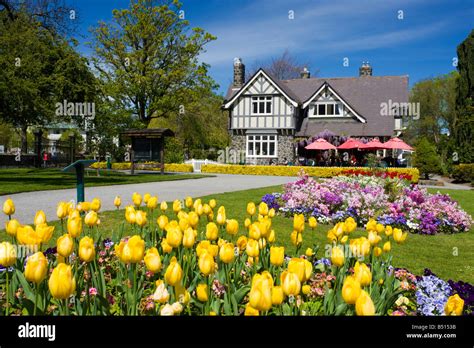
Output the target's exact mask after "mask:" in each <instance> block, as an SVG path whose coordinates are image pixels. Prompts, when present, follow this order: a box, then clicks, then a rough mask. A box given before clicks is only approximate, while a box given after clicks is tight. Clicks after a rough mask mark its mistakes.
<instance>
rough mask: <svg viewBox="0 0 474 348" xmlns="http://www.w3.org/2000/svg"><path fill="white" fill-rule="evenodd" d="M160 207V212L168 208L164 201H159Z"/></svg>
mask: <svg viewBox="0 0 474 348" xmlns="http://www.w3.org/2000/svg"><path fill="white" fill-rule="evenodd" d="M160 209H161V211H162V212H165V211H166V210H167V209H168V203H166V202H165V201H163V202H161V203H160Z"/></svg>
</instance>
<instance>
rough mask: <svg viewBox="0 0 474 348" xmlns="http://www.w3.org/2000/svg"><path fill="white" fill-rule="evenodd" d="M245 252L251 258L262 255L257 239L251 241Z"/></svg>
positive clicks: (248, 242)
mask: <svg viewBox="0 0 474 348" xmlns="http://www.w3.org/2000/svg"><path fill="white" fill-rule="evenodd" d="M245 251H246V252H247V255H248V256H250V257H257V256H258V255H259V253H260V250H259V246H258V242H257V241H256V240H255V239H249V240H248V241H247V246H246V249H245Z"/></svg>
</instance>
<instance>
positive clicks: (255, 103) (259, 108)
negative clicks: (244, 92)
mask: <svg viewBox="0 0 474 348" xmlns="http://www.w3.org/2000/svg"><path fill="white" fill-rule="evenodd" d="M271 113H272V97H271V96H268V97H252V114H253V115H270V114H271Z"/></svg>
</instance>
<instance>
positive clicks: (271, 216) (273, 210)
mask: <svg viewBox="0 0 474 348" xmlns="http://www.w3.org/2000/svg"><path fill="white" fill-rule="evenodd" d="M275 214H276V212H275V209H274V208H271V209H270V210H269V211H268V216H269V217H270V218H273V217H275Z"/></svg>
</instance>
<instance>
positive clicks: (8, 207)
mask: <svg viewBox="0 0 474 348" xmlns="http://www.w3.org/2000/svg"><path fill="white" fill-rule="evenodd" d="M132 201H133V203H134V204H133V205H131V206H127V207H126V209H125V211H124V212H123V211H121V213H122V214H123V215H122V216H123V221H122V222H121V223H120V224H119V225H118V226H117V228H116V229H113V230H112V232H110V231H109V233H104V232H107V231H101V229H102V228H103V227H102V224H101V221H100V216H99V214H98V212H99V211H100V208H101V202H100V200H99V199H94V200H93V201H92V202H83V203H80V204H79V205H77V206H73V205H72V204H70V203H59V205H58V209H57V216H58V218H59V219H60V221H61V223H60V224H59V225H56V227H54V226H53V225H52V224H48V223H47V220H46V216H45V215H44V213H43V212H41V211H40V212H38V213H37V215H36V217H35V219H34V226H29V225H21V224H20V223H19V222H18V221H16V220H15V219H14V213H15V206H14V203H13V202H12V201H11V200H7V201H6V202H4V205H3V211H4V213H5V214H7V215H8V216H9V217H10V218H11V219H10V221H9V223H8V224H7V226H6V232H7V233H8V235H9V236H8V238H7V239H8V241H4V242H2V243H0V264H2V265H3V267H2V272H1V273H0V274H1V276H0V277H1V278H0V281H1V285H2V294H1V295H2V296H1V297H0V304H1V305H2V309H3V310H2V312H3V313H4V314H6V315H13V314H14V315H18V314H20V315H21V314H42V315H58V314H62V315H67V314H72V315H243V314H245V315H441V314H448V315H460V314H470V313H472V309H473V305H474V304H473V301H472V292H473V291H472V287H471V288H469V286H470V285H469V284H466V283H461V282H458V283H452V284H451V283H446V282H444V281H442V280H441V279H439V278H437V277H436V276H435V275H433V274H425V275H423V276H422V277H416V276H415V275H413V274H411V273H410V272H408V271H407V270H405V269H397V268H394V267H393V266H392V251H393V250H394V249H397V248H403V247H404V245H403V244H404V243H407V242H409V239H408V240H406V238H407V233H406V232H404V231H402V230H400V229H398V228H392V227H391V226H389V225H382V224H380V223H377V222H376V221H375V220H369V221H368V222H367V224H365V226H359V227H362V228H363V229H364V230H365V233H364V235H360V234H357V237H356V233H355V232H356V229H357V228H358V223H357V222H356V220H355V219H353V218H351V217H349V218H347V219H345V220H344V221H340V222H339V223H337V224H336V225H335V226H333V227H332V228H330V229H329V230H328V231H327V238H328V243H327V244H326V245H325V246H324V252H323V257H320V258H318V257H317V254H318V249H320V246H319V245H317V244H315V245H312V246H310V247H308V248H306V249H304V250H303V249H302V246H303V240H304V239H306V238H307V237H306V236H307V235H311V234H314V233H315V229H317V228H318V226H317V225H318V223H317V221H316V219H315V218H314V217H310V218H309V219H306V218H305V216H304V215H302V214H295V215H294V216H293V219H292V231H288V234H286V236H287V237H286V238H287V239H288V240H289V241H291V244H290V243H288V241H286V240H285V241H284V243H282V241H281V240H277V238H276V235H277V233H276V232H275V229H274V228H273V227H274V226H273V220H274V219H275V218H276V214H277V213H276V211H275V209H273V208H271V207H269V206H268V205H267V204H266V203H264V202H262V203H260V204H259V205H258V206H256V205H255V204H254V203H252V202H250V203H249V204H248V205H247V208H246V217H245V218H244V219H234V218H232V217H233V214H236V212H233V211H228V210H226V208H225V207H224V206H223V205H219V204H218V202H217V201H216V200H215V199H210V200H208V201H204V200H202V199H196V200H193V199H192V198H191V197H188V198H186V199H185V200H184V201H179V200H176V201H174V202H173V203H172V204H170V206H169V207H168V204H167V203H166V202H161V203H159V202H158V198H157V197H156V196H151V195H149V194H145V195H144V196H143V197H142V196H141V195H139V194H138V193H136V194H134V195H133V197H132ZM114 204H115V205H116V206H117V208H119V207H120V206H121V199H120V198H119V197H117V198H116V199H115V201H114ZM55 228H57V229H60V233H59V237H58V238H53V234H54V233H53V232H54V229H55ZM56 232H58V231H56ZM56 234H57V233H56ZM103 235H107V238H103V237H102V236H103ZM278 235H280V233H278ZM282 244H284V245H286V246H282ZM288 244H289V245H290V246H288ZM46 245H53V246H54V247H49V248H48V247H46ZM321 249H322V248H321ZM321 251H322V250H321Z"/></svg>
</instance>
